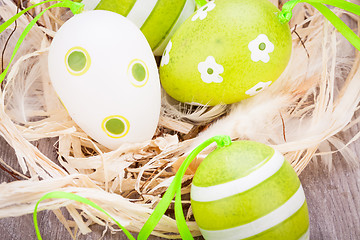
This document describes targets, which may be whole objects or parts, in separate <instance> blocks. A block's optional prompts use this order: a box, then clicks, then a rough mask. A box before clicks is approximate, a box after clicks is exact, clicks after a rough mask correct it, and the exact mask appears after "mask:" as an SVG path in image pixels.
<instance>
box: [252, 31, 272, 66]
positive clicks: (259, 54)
mask: <svg viewBox="0 0 360 240" xmlns="http://www.w3.org/2000/svg"><path fill="white" fill-rule="evenodd" d="M248 47H249V49H250V51H251V60H253V61H254V62H258V61H263V62H264V63H267V62H269V61H270V56H269V53H271V52H272V51H274V44H272V43H271V42H270V41H269V38H268V37H267V36H266V35H265V34H260V35H259V36H258V37H257V38H256V39H255V40H253V41H251V42H250V43H249V45H248Z"/></svg>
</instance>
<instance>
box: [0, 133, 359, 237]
mask: <svg viewBox="0 0 360 240" xmlns="http://www.w3.org/2000/svg"><path fill="white" fill-rule="evenodd" d="M55 141H56V140H51V141H41V142H40V143H39V149H40V150H42V152H43V153H44V154H45V155H47V156H49V157H51V158H52V159H55V158H56V152H55V151H54V143H55ZM353 149H354V151H356V153H357V156H360V152H359V151H358V150H357V149H356V148H353ZM0 157H1V158H3V159H5V160H6V161H7V162H8V163H9V164H11V165H12V166H14V167H16V168H18V166H17V164H16V160H15V156H14V152H13V150H12V149H11V147H9V146H8V145H7V143H6V142H5V141H4V140H3V139H0ZM300 179H301V182H302V184H303V187H304V190H305V194H306V197H307V202H308V206H309V214H310V222H311V239H326V240H337V239H339V240H340V239H346V240H356V239H360V167H350V166H349V165H348V164H346V163H344V160H343V159H342V158H341V156H340V155H339V154H334V169H333V170H332V171H329V170H328V169H327V168H325V167H324V165H323V164H321V163H317V162H311V163H310V165H309V166H308V167H307V168H306V169H305V171H304V172H303V173H302V174H301V175H300ZM13 180H14V178H13V177H11V176H10V175H9V174H8V173H6V172H4V171H2V170H0V182H10V181H13ZM38 219H39V226H40V229H41V232H42V236H43V239H44V240H47V239H64V240H67V239H69V240H70V239H71V237H70V235H69V234H68V232H67V231H66V229H65V228H64V227H63V226H62V224H61V223H60V222H59V221H58V220H57V218H56V217H55V215H54V214H53V213H52V212H51V211H44V212H41V213H40V214H39V216H38ZM92 229H93V230H94V231H93V232H92V233H91V234H88V235H86V236H80V237H79V239H99V238H100V237H101V236H102V232H103V230H104V227H102V226H93V227H92ZM0 237H1V239H2V240H17V239H19V240H20V239H36V235H35V230H34V226H33V221H32V215H24V216H21V217H14V218H5V219H0ZM103 239H104V240H110V239H127V238H126V237H125V235H124V234H123V233H116V234H111V233H110V232H107V233H106V234H105V236H104V238H103ZM151 239H154V240H155V239H160V238H157V237H152V238H151Z"/></svg>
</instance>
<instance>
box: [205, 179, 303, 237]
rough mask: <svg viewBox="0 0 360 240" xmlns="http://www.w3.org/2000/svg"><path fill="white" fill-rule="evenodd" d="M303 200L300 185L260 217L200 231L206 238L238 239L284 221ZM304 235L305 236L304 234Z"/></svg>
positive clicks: (301, 204) (296, 209)
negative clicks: (270, 210)
mask: <svg viewBox="0 0 360 240" xmlns="http://www.w3.org/2000/svg"><path fill="white" fill-rule="evenodd" d="M304 202H305V194H304V191H303V188H302V186H301V185H300V187H299V189H298V190H297V191H296V193H295V194H294V195H293V196H292V197H291V198H290V199H289V200H288V201H286V202H285V203H284V204H283V205H281V206H280V207H279V208H277V209H275V210H274V211H272V212H271V213H269V214H267V215H265V216H263V217H261V218H258V219H256V220H254V221H252V222H250V223H247V224H244V225H240V226H238V227H234V228H229V229H224V230H204V229H201V228H200V231H201V233H202V235H203V236H204V238H205V239H207V240H218V239H222V240H238V239H244V238H248V237H251V236H254V235H256V234H259V233H261V232H264V231H266V230H268V229H270V228H272V227H274V226H276V225H278V224H279V223H281V222H283V221H285V220H286V219H288V218H289V217H291V216H292V215H293V214H294V213H296V212H297V211H298V210H299V209H300V208H301V207H302V206H303V204H304ZM304 236H306V234H305V235H304ZM305 239H306V238H305ZM301 240H302V239H301Z"/></svg>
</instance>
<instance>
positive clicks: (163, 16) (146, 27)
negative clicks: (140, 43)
mask: <svg viewBox="0 0 360 240" xmlns="http://www.w3.org/2000/svg"><path fill="white" fill-rule="evenodd" d="M82 3H84V5H85V6H84V9H85V10H94V9H97V10H108V11H112V12H116V13H119V14H121V15H123V16H125V17H127V18H128V19H130V20H131V21H132V22H133V23H135V25H136V26H138V27H139V28H140V29H141V31H142V32H143V34H144V35H145V37H146V39H147V40H148V42H149V44H150V47H151V49H152V50H153V52H154V54H155V55H157V56H160V55H162V53H163V51H164V49H165V47H166V45H167V43H168V42H169V40H170V38H171V36H172V35H173V34H174V33H175V31H176V29H177V28H179V27H180V25H181V24H182V23H183V22H184V21H185V20H186V19H187V18H188V17H189V16H190V15H191V14H192V13H193V12H194V11H195V1H194V0H83V1H82Z"/></svg>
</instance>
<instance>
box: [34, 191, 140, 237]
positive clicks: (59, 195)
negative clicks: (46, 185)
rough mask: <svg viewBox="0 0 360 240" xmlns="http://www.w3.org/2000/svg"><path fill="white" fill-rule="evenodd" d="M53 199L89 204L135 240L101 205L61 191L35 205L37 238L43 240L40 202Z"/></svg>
mask: <svg viewBox="0 0 360 240" xmlns="http://www.w3.org/2000/svg"><path fill="white" fill-rule="evenodd" d="M52 198H60V199H69V200H74V201H77V202H80V203H84V204H87V205H89V206H91V207H93V208H95V209H97V210H99V211H100V212H102V213H104V214H105V215H106V216H108V217H109V218H111V219H112V220H113V221H114V222H115V223H116V224H117V225H118V226H119V227H120V228H121V230H123V231H124V233H125V234H126V236H127V237H128V238H129V239H131V240H135V238H134V237H133V236H132V235H131V234H130V233H129V231H128V230H126V228H124V227H123V226H122V225H121V224H120V223H119V222H118V221H116V220H115V219H114V218H113V217H112V216H110V214H108V213H107V212H106V211H105V210H104V209H103V208H101V207H100V206H99V205H97V204H96V203H94V202H92V201H90V200H89V199H87V198H84V197H81V196H78V195H76V194H73V193H69V192H61V191H56V192H50V193H47V194H45V195H44V196H42V197H41V198H40V200H39V201H38V202H37V203H36V205H35V209H34V213H33V220H34V226H35V232H36V236H37V238H38V239H39V240H42V237H41V234H40V230H39V227H38V222H37V211H38V206H39V204H40V202H42V201H44V200H47V199H52Z"/></svg>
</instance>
